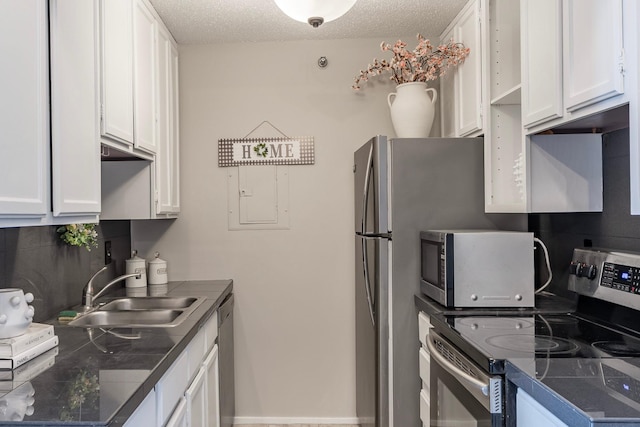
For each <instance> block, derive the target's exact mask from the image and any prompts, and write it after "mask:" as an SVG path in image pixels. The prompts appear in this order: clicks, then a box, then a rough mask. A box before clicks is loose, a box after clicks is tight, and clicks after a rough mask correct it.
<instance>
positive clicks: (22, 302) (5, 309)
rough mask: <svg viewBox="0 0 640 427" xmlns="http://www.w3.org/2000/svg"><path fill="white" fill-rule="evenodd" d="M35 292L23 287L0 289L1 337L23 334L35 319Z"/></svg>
mask: <svg viewBox="0 0 640 427" xmlns="http://www.w3.org/2000/svg"><path fill="white" fill-rule="evenodd" d="M30 302H33V294H32V293H30V292H27V293H26V294H25V293H24V292H23V291H22V289H18V288H6V289H0V338H11V337H17V336H18V335H22V334H23V333H24V332H26V330H27V329H28V328H29V325H31V321H32V320H33V313H34V310H33V307H32V306H30V305H29V304H28V303H30Z"/></svg>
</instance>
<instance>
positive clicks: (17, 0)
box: [0, 0, 49, 222]
mask: <svg viewBox="0 0 640 427" xmlns="http://www.w3.org/2000/svg"><path fill="white" fill-rule="evenodd" d="M48 28H49V26H48V17H47V2H46V1H43V0H3V1H2V2H0V52H2V56H3V62H2V66H1V67H0V93H1V94H2V96H0V170H2V174H3V176H4V177H5V178H4V179H2V180H1V181H0V222H1V219H2V218H15V217H25V216H27V217H28V216H31V217H34V218H36V220H37V218H43V217H44V216H45V215H46V214H47V211H48V210H49V37H48Z"/></svg>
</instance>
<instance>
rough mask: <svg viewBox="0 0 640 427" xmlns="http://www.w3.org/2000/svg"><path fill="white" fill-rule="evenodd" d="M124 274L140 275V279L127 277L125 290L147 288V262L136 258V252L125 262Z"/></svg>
mask: <svg viewBox="0 0 640 427" xmlns="http://www.w3.org/2000/svg"><path fill="white" fill-rule="evenodd" d="M125 273H126V274H133V273H137V274H140V278H139V279H138V278H136V277H128V278H127V279H126V286H127V288H142V287H145V286H147V262H146V261H145V259H144V258H140V257H139V256H138V251H136V250H133V251H132V252H131V258H129V259H128V260H126V261H125Z"/></svg>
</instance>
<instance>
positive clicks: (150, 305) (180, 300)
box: [100, 297, 198, 311]
mask: <svg viewBox="0 0 640 427" xmlns="http://www.w3.org/2000/svg"><path fill="white" fill-rule="evenodd" d="M197 301H198V298H195V297H137V298H118V299H116V300H113V301H111V302H109V303H107V304H105V305H103V306H102V307H100V310H105V311H112V310H150V309H176V308H178V309H184V308H189V307H191V306H192V305H193V304H194V303H195V302H197Z"/></svg>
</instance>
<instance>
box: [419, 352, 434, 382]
mask: <svg viewBox="0 0 640 427" xmlns="http://www.w3.org/2000/svg"><path fill="white" fill-rule="evenodd" d="M419 360H420V379H422V388H423V389H425V390H427V391H429V378H430V377H429V369H430V363H431V357H430V356H429V353H427V351H426V350H425V349H424V348H421V349H420V357H419Z"/></svg>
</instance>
